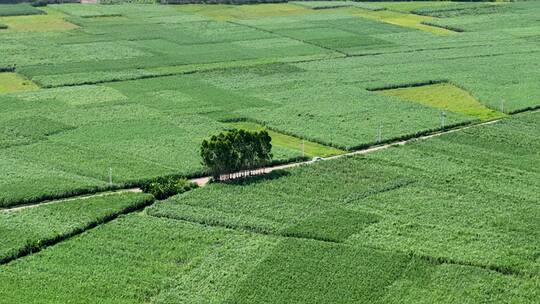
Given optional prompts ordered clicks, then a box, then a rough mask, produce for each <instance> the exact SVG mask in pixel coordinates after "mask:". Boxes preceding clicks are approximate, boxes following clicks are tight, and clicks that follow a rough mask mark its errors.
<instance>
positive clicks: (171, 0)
mask: <svg viewBox="0 0 540 304" xmlns="http://www.w3.org/2000/svg"><path fill="white" fill-rule="evenodd" d="M285 2H288V1H287V0H161V4H258V3H285Z"/></svg>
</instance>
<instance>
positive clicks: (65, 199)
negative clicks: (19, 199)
mask: <svg viewBox="0 0 540 304" xmlns="http://www.w3.org/2000/svg"><path fill="white" fill-rule="evenodd" d="M125 192H142V190H141V189H140V188H129V189H120V190H114V191H104V192H98V193H95V194H83V195H77V196H72V197H68V198H63V199H57V200H50V201H44V202H39V203H32V204H24V205H19V206H15V207H9V208H2V209H0V210H2V211H20V210H23V209H27V208H33V207H37V206H44V205H50V204H56V203H63V202H69V201H74V200H79V199H89V198H94V197H100V196H107V195H113V194H118V193H125Z"/></svg>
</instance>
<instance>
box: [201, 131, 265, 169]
mask: <svg viewBox="0 0 540 304" xmlns="http://www.w3.org/2000/svg"><path fill="white" fill-rule="evenodd" d="M270 141H271V137H270V135H268V132H267V131H256V132H253V131H246V130H238V129H234V130H231V131H226V132H222V133H220V134H218V135H214V136H212V137H211V138H210V139H205V140H203V142H202V145H201V157H202V162H203V164H204V165H205V166H206V167H207V168H208V170H209V171H210V173H211V174H212V176H214V178H217V179H220V177H221V176H222V175H229V174H231V173H235V172H241V171H251V170H253V169H257V168H260V167H263V166H264V165H266V164H268V163H269V162H271V160H272V153H271V150H272V144H271V143H270Z"/></svg>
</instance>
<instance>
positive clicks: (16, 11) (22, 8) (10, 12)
mask: <svg viewBox="0 0 540 304" xmlns="http://www.w3.org/2000/svg"><path fill="white" fill-rule="evenodd" d="M39 14H44V12H43V11H42V10H39V9H37V8H35V7H33V6H31V5H30V4H27V3H20V4H1V3H0V17H6V16H25V15H39Z"/></svg>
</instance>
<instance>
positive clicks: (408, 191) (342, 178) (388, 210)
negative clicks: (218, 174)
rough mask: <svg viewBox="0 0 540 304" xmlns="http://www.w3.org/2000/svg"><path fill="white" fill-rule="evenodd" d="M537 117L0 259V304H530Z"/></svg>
mask: <svg viewBox="0 0 540 304" xmlns="http://www.w3.org/2000/svg"><path fill="white" fill-rule="evenodd" d="M538 116H539V114H538V113H535V114H524V115H520V116H519V117H516V118H513V119H508V120H505V121H504V122H499V123H496V124H494V125H490V126H487V127H486V126H484V127H476V128H473V129H469V130H467V131H465V132H459V133H453V134H449V135H445V136H441V137H439V138H437V139H433V140H430V141H424V142H418V143H415V144H410V145H407V146H405V147H399V148H394V149H390V150H386V151H384V152H380V153H375V154H373V155H369V156H362V157H353V158H345V159H341V160H336V161H328V162H323V163H319V164H317V165H314V166H309V167H301V168H297V169H292V170H289V171H286V172H285V173H286V174H284V173H282V174H280V175H279V176H275V179H268V180H261V182H259V183H253V184H249V183H248V184H245V183H237V184H228V185H221V184H215V185H211V186H207V187H205V188H201V189H198V190H194V191H192V192H189V193H187V194H183V195H180V196H178V197H175V198H171V199H169V200H167V201H163V202H159V203H157V204H155V205H154V206H152V207H150V209H147V210H146V211H145V212H144V213H142V214H135V215H129V216H127V217H123V218H120V219H118V220H116V221H113V222H111V223H109V224H105V225H103V226H101V227H99V228H97V229H94V230H91V231H89V232H87V233H85V234H83V235H81V236H80V237H76V238H73V239H71V240H68V241H65V242H62V243H60V244H58V245H55V246H54V247H52V248H50V249H47V250H44V251H42V252H40V253H37V254H34V255H32V256H29V257H27V258H24V259H20V260H17V261H14V262H12V263H10V264H8V265H6V266H3V267H2V272H1V273H0V278H1V279H2V282H3V284H2V286H1V287H0V294H2V295H3V297H2V298H1V300H0V302H5V303H12V302H13V301H14V299H17V300H19V301H23V302H25V303H30V302H35V301H36V300H37V299H39V301H40V302H41V303H52V302H57V301H60V302H65V301H68V299H69V300H75V301H77V302H92V301H101V302H115V303H133V302H138V303H142V302H152V303H195V302H196V303H200V302H216V303H221V302H233V303H254V302H255V303H259V302H272V303H277V302H298V303H308V302H309V303H313V302H317V303H325V302H333V301H337V302H342V303H357V302H374V303H389V302H392V303H394V302H395V303H397V302H399V303H403V302H405V303H418V302H422V303H423V302H437V303H455V302H456V301H457V302H467V301H473V302H485V303H493V302H496V303H514V302H516V303H534V302H535V299H537V297H538V288H537V286H538V283H539V281H538V279H539V277H538V275H539V271H540V265H539V264H538V260H537V259H535V258H534V255H535V252H537V248H536V241H535V240H537V239H538V237H539V235H538V233H537V231H540V230H539V229H538V228H539V227H538V221H536V218H537V215H538V212H539V209H538V204H537V200H536V199H535V198H534V197H535V194H534V193H536V191H538V187H539V185H538V183H537V181H538V180H539V174H540V171H538V167H539V162H538V161H539V159H540V158H538V151H539V148H540V146H539V145H538V142H537V141H536V142H535V141H534V140H533V138H534V136H535V135H534V134H537V133H538V131H539V128H538V127H539V125H538V123H537V121H538ZM517 130H520V131H521V132H520V133H519V134H521V136H514V135H516V134H518V133H517V132H516V131H517ZM493 138H498V139H499V140H498V142H494V141H493ZM521 143H527V144H526V145H522V144H521ZM509 151H513V152H514V154H518V155H519V158H516V157H514V155H513V154H511V153H508V152H509ZM419 156H421V157H419ZM494 159H495V160H496V162H494V161H493V160H494ZM464 168H466V169H465V170H464ZM494 174H496V175H497V178H493V175H494ZM211 226H213V227H211ZM103 244H105V246H103ZM531 257H533V258H531ZM80 259H84V260H86V261H87V262H86V263H84V264H81V263H80ZM82 278H91V279H90V280H82ZM43 282H47V286H46V287H43V285H42V283H43ZM38 286H41V287H40V288H38ZM426 286H427V287H429V288H426ZM73 288H75V289H76V290H77V292H76V293H75V294H74V293H73V291H72V290H73ZM464 289H466V290H467V292H463V290H464Z"/></svg>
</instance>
